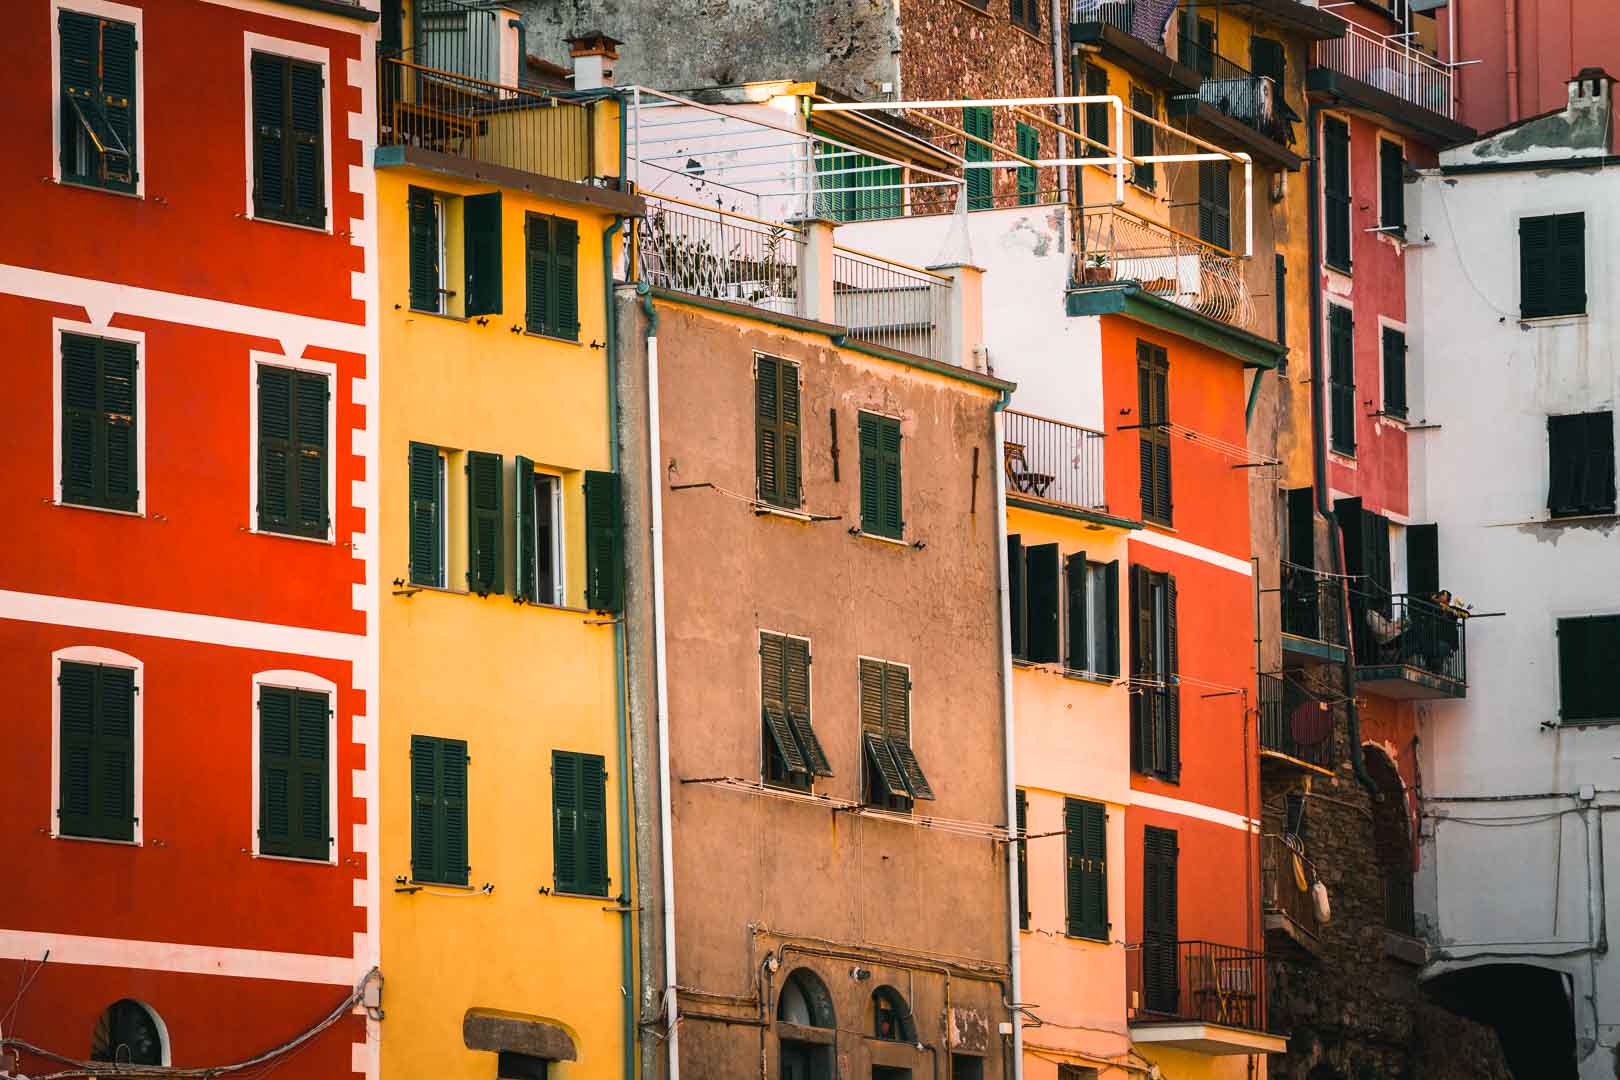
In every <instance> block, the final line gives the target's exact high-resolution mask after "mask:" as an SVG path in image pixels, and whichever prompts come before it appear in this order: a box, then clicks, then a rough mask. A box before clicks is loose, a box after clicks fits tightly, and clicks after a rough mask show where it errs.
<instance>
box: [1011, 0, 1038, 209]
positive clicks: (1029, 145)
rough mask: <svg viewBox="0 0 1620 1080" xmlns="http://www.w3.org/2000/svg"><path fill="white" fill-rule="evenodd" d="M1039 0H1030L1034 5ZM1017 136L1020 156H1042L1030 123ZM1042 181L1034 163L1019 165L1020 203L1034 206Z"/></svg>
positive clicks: (1029, 158)
mask: <svg viewBox="0 0 1620 1080" xmlns="http://www.w3.org/2000/svg"><path fill="white" fill-rule="evenodd" d="M1038 2H1039V0H1030V6H1031V7H1033V6H1034V5H1035V4H1036V3H1038ZM1014 134H1015V136H1016V138H1017V149H1018V156H1019V157H1021V158H1025V159H1027V160H1029V161H1035V160H1037V159H1039V158H1040V156H1041V135H1040V132H1038V131H1036V130H1035V128H1034V127H1033V126H1032V125H1030V124H1019V125H1018V127H1017V129H1016V130H1015V132H1014ZM1039 183H1040V174H1039V171H1038V170H1037V169H1036V168H1035V166H1033V165H1020V166H1018V205H1019V206H1034V205H1035V203H1036V202H1037V201H1038V200H1039V197H1040V193H1039V191H1038V190H1037V188H1038V186H1039Z"/></svg>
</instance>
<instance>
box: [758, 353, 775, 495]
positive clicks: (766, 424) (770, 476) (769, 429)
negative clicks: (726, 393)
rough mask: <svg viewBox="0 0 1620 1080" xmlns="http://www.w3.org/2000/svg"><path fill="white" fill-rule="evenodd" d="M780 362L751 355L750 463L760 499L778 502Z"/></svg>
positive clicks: (772, 357) (773, 358)
mask: <svg viewBox="0 0 1620 1080" xmlns="http://www.w3.org/2000/svg"><path fill="white" fill-rule="evenodd" d="M781 368H782V362H781V361H780V360H778V359H777V358H776V357H774V356H764V355H759V356H756V357H755V358H754V463H755V476H756V484H757V489H758V497H759V500H760V501H761V502H767V503H774V504H780V503H781V502H782V400H781V384H782V380H781Z"/></svg>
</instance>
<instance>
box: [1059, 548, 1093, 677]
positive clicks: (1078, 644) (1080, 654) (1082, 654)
mask: <svg viewBox="0 0 1620 1080" xmlns="http://www.w3.org/2000/svg"><path fill="white" fill-rule="evenodd" d="M1063 581H1064V585H1065V587H1066V599H1067V601H1068V609H1067V614H1068V618H1067V620H1066V621H1067V623H1068V627H1067V629H1068V632H1069V633H1068V637H1069V641H1068V646H1069V649H1068V660H1067V665H1066V666H1067V667H1068V669H1069V670H1070V671H1091V672H1094V673H1095V672H1096V667H1099V666H1101V665H1093V664H1092V662H1091V648H1092V645H1091V642H1089V641H1087V640H1086V614H1087V613H1088V612H1089V611H1090V610H1091V605H1090V603H1089V601H1088V600H1087V596H1086V553H1085V552H1083V551H1080V552H1076V553H1075V554H1073V555H1070V556H1068V557H1067V558H1065V559H1064V560H1063ZM1097 629H1098V632H1099V633H1100V632H1101V631H1102V627H1098V628H1097ZM1098 644H1101V643H1100V642H1099V643H1098Z"/></svg>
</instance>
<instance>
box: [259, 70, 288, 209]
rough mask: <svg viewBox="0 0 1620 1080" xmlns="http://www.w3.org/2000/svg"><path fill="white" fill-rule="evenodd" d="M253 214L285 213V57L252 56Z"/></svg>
mask: <svg viewBox="0 0 1620 1080" xmlns="http://www.w3.org/2000/svg"><path fill="white" fill-rule="evenodd" d="M252 67H253V214H254V216H255V217H264V218H283V217H285V216H286V214H287V58H286V57H284V56H271V55H269V54H268V53H260V52H256V53H254V54H253V64H252Z"/></svg>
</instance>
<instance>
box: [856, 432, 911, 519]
mask: <svg viewBox="0 0 1620 1080" xmlns="http://www.w3.org/2000/svg"><path fill="white" fill-rule="evenodd" d="M859 426H860V448H861V531H862V532H865V533H869V534H871V535H873V536H886V537H889V538H890V539H893V540H898V539H900V537H901V535H902V534H903V533H904V531H905V521H904V519H903V518H902V517H901V483H900V421H898V420H896V419H894V418H893V417H889V416H877V415H874V414H872V413H861V414H860V424H859Z"/></svg>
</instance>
